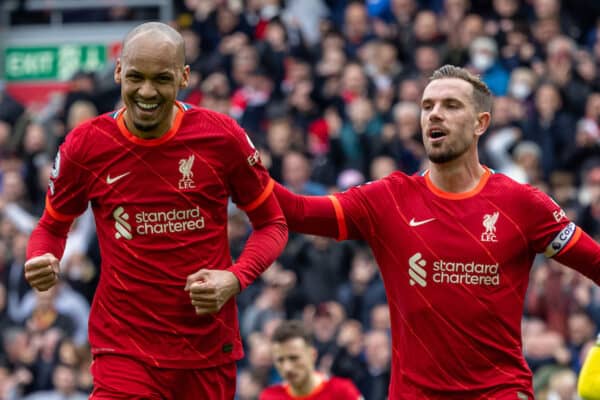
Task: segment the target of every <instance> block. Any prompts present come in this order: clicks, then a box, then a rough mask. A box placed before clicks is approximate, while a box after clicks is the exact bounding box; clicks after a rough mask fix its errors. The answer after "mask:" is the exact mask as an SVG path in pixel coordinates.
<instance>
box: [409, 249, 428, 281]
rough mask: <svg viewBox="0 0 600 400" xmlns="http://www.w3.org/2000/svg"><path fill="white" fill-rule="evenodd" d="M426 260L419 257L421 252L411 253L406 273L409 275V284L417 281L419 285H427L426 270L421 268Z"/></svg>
mask: <svg viewBox="0 0 600 400" xmlns="http://www.w3.org/2000/svg"><path fill="white" fill-rule="evenodd" d="M426 264H427V262H426V261H425V260H423V258H422V257H421V253H416V254H413V256H412V257H411V258H409V259H408V275H409V276H410V280H409V282H410V286H414V285H415V283H418V284H419V285H420V286H422V287H425V286H427V281H426V279H427V271H425V269H424V268H423V267H424V266H425V265H426Z"/></svg>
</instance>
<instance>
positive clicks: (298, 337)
mask: <svg viewBox="0 0 600 400" xmlns="http://www.w3.org/2000/svg"><path fill="white" fill-rule="evenodd" d="M271 341H272V352H273V360H274V364H275V368H277V371H278V372H279V375H281V377H282V378H283V379H284V380H285V381H286V383H287V384H289V385H290V387H291V389H292V391H293V393H294V395H306V394H308V393H310V392H311V391H312V390H313V389H314V388H315V387H316V386H317V385H318V384H319V383H320V382H321V379H320V377H319V376H318V374H316V373H315V363H316V361H317V349H316V348H315V347H314V345H313V342H312V337H311V335H310V333H309V332H308V331H307V330H306V328H304V325H303V324H302V322H301V321H296V320H292V321H283V322H281V324H280V325H279V326H278V327H277V328H276V329H275V331H274V332H273V337H272V339H271Z"/></svg>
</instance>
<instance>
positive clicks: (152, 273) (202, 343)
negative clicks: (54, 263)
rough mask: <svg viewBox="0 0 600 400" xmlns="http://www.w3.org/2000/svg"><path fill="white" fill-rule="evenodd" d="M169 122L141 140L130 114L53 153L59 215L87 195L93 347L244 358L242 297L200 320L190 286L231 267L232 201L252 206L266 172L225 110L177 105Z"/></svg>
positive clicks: (85, 130) (209, 362) (52, 208)
mask: <svg viewBox="0 0 600 400" xmlns="http://www.w3.org/2000/svg"><path fill="white" fill-rule="evenodd" d="M177 105H178V108H179V110H178V113H177V115H176V118H175V121H174V124H173V127H172V128H171V130H170V131H169V132H167V133H166V134H165V135H164V136H162V137H160V138H157V139H151V140H143V139H140V138H138V137H136V136H134V135H132V134H131V133H130V132H129V131H128V130H127V128H126V126H125V123H124V120H123V113H122V111H118V112H115V113H112V114H106V115H103V116H100V117H98V118H95V119H93V120H92V121H90V122H87V123H85V124H83V125H81V126H80V127H78V128H76V129H74V130H73V131H72V132H71V133H69V135H68V136H67V138H66V141H65V143H64V144H63V145H62V146H61V148H60V151H59V153H58V155H57V160H56V163H55V168H54V170H53V172H52V179H51V182H50V187H49V190H48V201H47V206H46V209H47V211H48V212H49V213H50V214H51V215H52V216H53V217H54V218H55V219H58V220H68V219H69V218H73V217H74V216H76V215H78V214H80V213H81V212H83V211H84V210H85V208H86V207H87V204H88V201H90V202H91V205H92V208H93V211H94V215H95V220H96V229H97V233H98V240H99V243H100V249H101V254H102V266H101V268H102V273H101V277H100V282H99V284H98V288H97V290H96V293H95V296H94V300H93V303H92V309H91V313H90V321H89V336H90V344H91V350H92V353H93V354H98V353H111V354H122V355H128V356H132V357H136V358H138V359H142V360H144V361H146V362H148V363H151V364H152V365H155V366H158V367H167V368H204V367H210V366H214V365H220V364H223V363H227V362H232V361H234V360H237V359H239V358H241V357H242V356H243V350H242V344H241V340H240V337H239V330H238V317H237V308H236V304H235V299H231V300H230V301H229V302H228V303H227V304H225V305H224V306H223V308H222V309H221V310H220V311H219V312H218V313H217V314H215V315H206V316H197V315H196V314H195V311H194V307H193V306H192V305H191V303H190V298H189V295H188V293H187V292H185V291H184V286H185V283H186V277H187V276H188V275H189V274H191V273H193V272H196V271H197V270H198V269H200V268H211V269H226V268H228V267H230V266H231V264H232V259H231V256H230V252H229V243H228V238H227V206H228V199H229V197H231V198H232V199H233V201H234V202H235V203H236V204H237V205H238V206H240V207H241V208H245V207H246V206H248V207H250V208H252V205H253V204H256V202H257V201H260V199H264V198H265V197H266V195H267V194H268V191H269V190H271V189H270V188H272V185H270V182H269V180H270V178H269V176H268V173H267V171H266V170H265V168H264V167H263V166H262V165H261V164H260V162H259V158H258V152H257V150H256V149H255V148H254V146H253V145H252V142H251V141H250V139H249V138H248V136H247V135H246V134H245V132H244V131H243V130H242V129H241V128H240V127H239V126H238V125H237V124H235V122H234V121H233V120H232V119H231V118H229V117H226V116H224V115H221V114H218V113H215V112H212V111H208V110H203V109H196V108H190V107H189V106H187V105H184V104H180V103H178V104H177Z"/></svg>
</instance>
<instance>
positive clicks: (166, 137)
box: [117, 101, 184, 146]
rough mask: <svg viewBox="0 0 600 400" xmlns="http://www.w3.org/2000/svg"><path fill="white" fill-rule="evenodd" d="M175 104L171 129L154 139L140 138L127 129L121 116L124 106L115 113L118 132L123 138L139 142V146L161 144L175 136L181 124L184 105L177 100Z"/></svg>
mask: <svg viewBox="0 0 600 400" xmlns="http://www.w3.org/2000/svg"><path fill="white" fill-rule="evenodd" d="M175 105H176V106H177V114H175V120H174V121H173V125H171V129H169V130H168V131H167V132H166V133H165V134H164V135H162V136H161V137H158V138H156V139H142V138H140V137H138V136H135V135H134V134H133V133H131V131H129V129H127V126H126V125H125V119H124V117H123V116H124V114H125V110H126V108H125V107H123V108H121V109H120V110H119V111H118V114H117V126H118V127H119V132H121V133H122V134H123V136H125V138H126V139H127V140H129V141H130V142H133V143H135V144H139V145H141V146H157V145H159V144H162V143H164V142H166V141H167V140H169V139H171V138H172V137H173V136H175V134H176V133H177V131H178V130H179V127H180V126H181V120H182V119H183V112H184V107H183V106H182V105H181V104H180V103H179V102H178V101H176V102H175Z"/></svg>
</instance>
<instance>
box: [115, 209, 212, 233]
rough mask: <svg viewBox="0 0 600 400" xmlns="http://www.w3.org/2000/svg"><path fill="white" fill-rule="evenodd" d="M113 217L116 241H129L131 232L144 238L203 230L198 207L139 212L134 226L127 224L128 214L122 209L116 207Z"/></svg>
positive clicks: (202, 219) (202, 218)
mask: <svg viewBox="0 0 600 400" xmlns="http://www.w3.org/2000/svg"><path fill="white" fill-rule="evenodd" d="M113 217H114V219H115V229H116V230H117V232H116V233H115V237H116V238H117V239H120V238H125V239H131V238H132V237H133V232H135V233H136V234H138V235H142V236H144V235H159V234H168V233H179V232H189V231H196V230H200V229H204V217H203V216H202V215H201V214H200V207H196V208H189V209H185V210H178V209H176V208H174V209H171V210H168V211H151V212H146V211H141V212H138V213H136V214H135V218H134V220H135V226H132V225H131V224H130V223H129V214H128V213H127V212H125V210H124V208H123V207H117V208H116V209H115V211H114V212H113Z"/></svg>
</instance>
